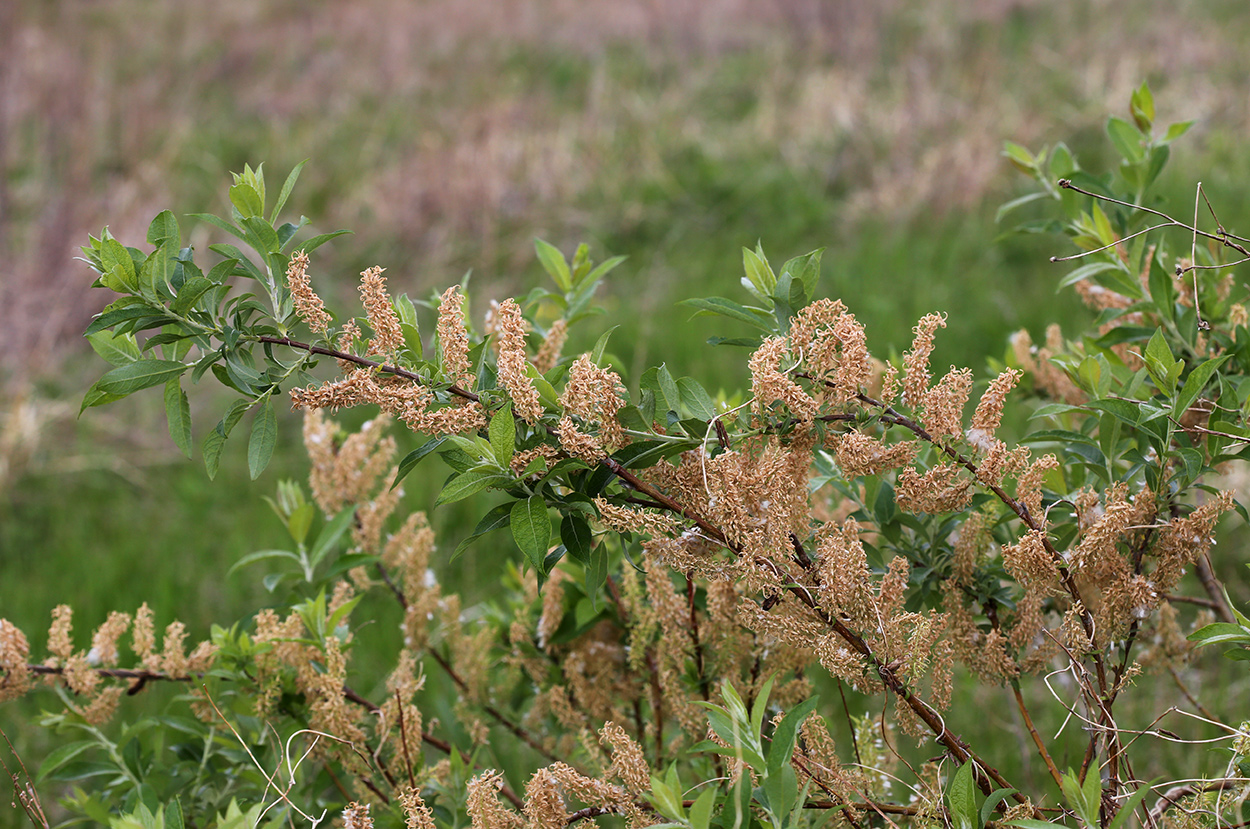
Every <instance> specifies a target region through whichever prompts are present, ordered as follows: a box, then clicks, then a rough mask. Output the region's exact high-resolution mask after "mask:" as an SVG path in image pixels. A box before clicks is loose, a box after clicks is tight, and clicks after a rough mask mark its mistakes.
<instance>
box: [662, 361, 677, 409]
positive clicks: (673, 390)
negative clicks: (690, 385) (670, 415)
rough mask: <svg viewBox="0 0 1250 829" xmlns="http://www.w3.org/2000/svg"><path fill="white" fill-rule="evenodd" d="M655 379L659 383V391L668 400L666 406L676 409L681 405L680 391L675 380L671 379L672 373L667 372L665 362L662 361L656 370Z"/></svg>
mask: <svg viewBox="0 0 1250 829" xmlns="http://www.w3.org/2000/svg"><path fill="white" fill-rule="evenodd" d="M656 380H657V382H658V383H659V385H660V391H661V392H662V393H663V394H664V399H665V400H666V401H668V408H669V409H670V410H672V411H677V410H678V408H679V407H680V406H681V392H680V391H678V389H677V382H676V381H675V380H673V375H672V374H670V373H669V370H668V364H667V363H662V364H661V365H660V367H659V369H658V370H657V371H656Z"/></svg>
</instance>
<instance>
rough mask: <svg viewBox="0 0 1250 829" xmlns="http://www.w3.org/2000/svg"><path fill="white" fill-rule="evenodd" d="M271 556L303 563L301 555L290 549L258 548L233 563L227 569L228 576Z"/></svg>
mask: <svg viewBox="0 0 1250 829" xmlns="http://www.w3.org/2000/svg"><path fill="white" fill-rule="evenodd" d="M271 558H286V559H290V560H291V561H294V562H295V563H296V564H300V563H301V562H300V557H299V555H297V554H296V553H293V552H291V551H290V550H257V551H255V552H252V553H248V554H247V555H245V556H243V558H241V559H239V560H238V561H236V562H235V563H234V564H233V565H231V567H230V569H229V570H227V571H226V578H230V576H232V575H234V572H235V571H236V570H240V569H242V568H244V567H246V566H247V565H249V564H255V563H256V562H258V561H267V560H268V559H271Z"/></svg>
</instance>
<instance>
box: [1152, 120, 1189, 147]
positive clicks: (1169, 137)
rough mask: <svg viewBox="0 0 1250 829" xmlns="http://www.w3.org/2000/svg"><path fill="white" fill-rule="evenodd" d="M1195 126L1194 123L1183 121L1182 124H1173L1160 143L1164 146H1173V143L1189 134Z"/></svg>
mask: <svg viewBox="0 0 1250 829" xmlns="http://www.w3.org/2000/svg"><path fill="white" fill-rule="evenodd" d="M1193 125H1194V122H1193V121H1181V122H1180V123H1176V124H1172V125H1171V126H1169V127H1168V131H1167V132H1166V133H1165V134H1164V136H1163V138H1162V139H1160V141H1159V143H1160V144H1162V145H1164V146H1167V145H1168V144H1171V143H1172V142H1173V141H1175V140H1176V139H1178V138H1180V137H1181V136H1182V135H1184V134H1185V133H1187V132H1189V128H1190V127H1192V126H1193Z"/></svg>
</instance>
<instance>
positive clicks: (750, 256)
mask: <svg viewBox="0 0 1250 829" xmlns="http://www.w3.org/2000/svg"><path fill="white" fill-rule="evenodd" d="M742 267H743V269H744V270H745V271H746V274H747V279H749V280H750V282H751V284H752V285H754V286H755V289H756V291H758V292H759V295H760V296H761V297H767V296H771V295H772V292H773V288H775V287H777V276H776V274H774V273H773V269H772V268H771V267H770V266H769V264H768V260H767V259H765V258H764V256H763V251H762V250H760V252H759V253H757V252H756V251H753V250H751V249H750V248H745V247H744V248H743V249H742Z"/></svg>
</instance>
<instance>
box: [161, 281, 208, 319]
mask: <svg viewBox="0 0 1250 829" xmlns="http://www.w3.org/2000/svg"><path fill="white" fill-rule="evenodd" d="M215 287H217V283H215V282H213V280H211V279H208V278H207V277H203V276H193V277H191V278H190V279H188V280H187V281H186V282H184V283H182V287H181V288H179V289H178V296H177V298H176V299H175V300H174V301H173V302H171V303H170V304H169V310H170V311H172V312H173V313H175V314H185V313H186V312H187V311H190V310H191V309H192V308H193V307H194V306H195V303H197V302H199V300H200V297H202V296H204V294H205V293H207V292H208V291H211V290H212V289H213V288H215Z"/></svg>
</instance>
